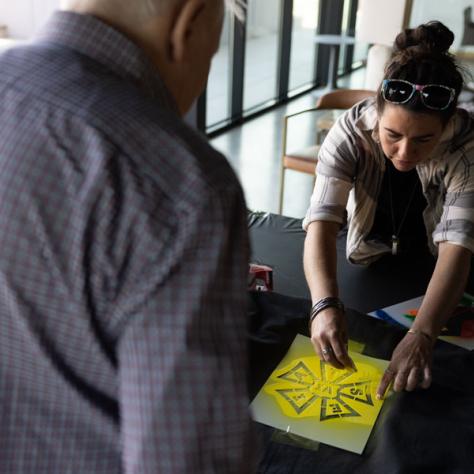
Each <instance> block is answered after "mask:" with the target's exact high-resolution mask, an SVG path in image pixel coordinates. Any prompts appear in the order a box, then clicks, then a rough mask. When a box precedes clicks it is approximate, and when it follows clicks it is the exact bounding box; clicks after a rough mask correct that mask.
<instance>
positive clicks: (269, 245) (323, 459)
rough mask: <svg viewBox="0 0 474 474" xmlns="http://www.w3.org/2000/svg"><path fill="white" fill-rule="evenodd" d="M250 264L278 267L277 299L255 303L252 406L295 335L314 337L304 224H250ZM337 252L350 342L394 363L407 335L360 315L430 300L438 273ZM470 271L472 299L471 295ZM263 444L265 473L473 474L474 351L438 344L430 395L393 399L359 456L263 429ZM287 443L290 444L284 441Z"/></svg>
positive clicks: (259, 217)
mask: <svg viewBox="0 0 474 474" xmlns="http://www.w3.org/2000/svg"><path fill="white" fill-rule="evenodd" d="M249 228H250V233H251V240H252V249H253V250H252V254H253V261H254V262H255V261H258V262H260V263H266V264H269V265H271V266H272V267H273V268H274V286H275V292H274V293H251V294H250V295H249V324H250V371H249V389H250V396H251V398H253V397H254V396H255V395H256V394H257V392H258V390H259V389H260V388H261V386H262V385H263V384H264V383H265V381H266V379H267V378H268V376H269V375H270V373H271V372H272V371H273V369H274V368H275V367H276V365H277V364H278V363H279V362H280V360H281V359H282V357H283V356H284V355H285V353H286V351H287V350H288V348H289V346H290V344H291V342H292V341H293V338H294V337H295V335H296V334H297V333H301V334H305V335H308V328H307V323H308V313H309V309H310V307H311V302H310V301H309V300H308V299H307V297H308V292H307V288H306V284H305V282H304V275H303V270H302V249H303V241H304V236H305V233H304V231H302V230H301V221H300V220H299V219H290V218H286V217H283V216H277V215H273V214H255V213H252V214H250V215H249ZM343 241H344V237H343V236H341V241H340V242H339V244H340V245H338V253H339V264H338V272H339V280H340V288H341V296H342V298H343V299H344V302H345V303H346V306H347V307H348V308H353V309H348V310H347V320H348V327H349V335H350V338H351V339H352V340H355V341H357V342H360V343H362V344H364V351H363V353H364V354H366V355H369V356H373V357H379V358H382V359H386V360H388V359H390V356H391V353H392V351H393V349H394V347H395V346H396V344H397V343H398V342H399V341H400V339H401V338H402V337H403V335H404V333H405V330H404V329H403V328H401V327H399V326H392V325H390V324H388V323H386V322H384V321H380V320H377V319H374V318H372V317H370V316H367V315H365V314H363V313H365V312H368V311H371V310H373V309H376V308H380V307H383V306H388V305H391V304H395V303H398V302H400V301H403V300H406V299H408V298H413V297H415V296H419V295H421V294H423V293H424V292H425V290H426V284H427V282H428V281H429V277H430V276H431V272H432V269H433V266H434V263H435V262H434V259H433V258H432V257H430V256H429V255H420V258H416V259H415V260H416V261H414V259H413V258H412V259H411V261H400V260H394V259H392V258H388V259H383V261H381V262H377V263H376V264H374V265H372V266H371V267H367V268H359V267H355V266H352V265H349V264H347V263H346V262H345V259H344V258H343V256H344V248H343V243H344V242H343ZM472 287H473V277H472V272H471V276H470V279H469V284H468V288H467V289H468V291H471V292H472ZM255 425H256V427H257V431H258V432H259V433H260V434H261V439H262V442H263V446H262V457H261V460H260V463H259V468H258V472H259V473H275V474H276V473H278V474H280V473H281V474H283V473H319V474H325V473H328V474H329V473H331V474H343V473H351V474H354V473H384V474H385V473H387V474H391V473H400V474H401V473H403V474H405V473H423V472H427V473H430V474H438V473H474V352H470V351H467V350H465V349H462V348H459V347H457V346H453V345H451V344H448V343H444V342H443V341H438V342H437V344H436V347H435V353H434V363H433V383H432V386H431V387H430V388H429V389H428V390H416V391H414V392H403V393H398V394H397V393H393V394H391V395H390V396H389V397H388V398H387V400H386V401H385V404H384V406H383V408H382V411H381V413H380V416H379V418H378V420H377V423H376V425H375V427H374V430H373V432H372V434H371V436H370V438H369V441H368V443H367V446H366V448H365V450H364V452H363V454H362V455H358V454H354V453H350V452H348V451H344V450H341V449H338V448H334V447H331V446H328V445H325V444H322V443H321V444H319V446H318V445H317V444H316V445H313V446H312V447H311V449H308V448H305V447H302V446H303V444H304V443H303V442H300V441H301V440H296V441H295V439H294V438H293V437H291V438H290V437H288V439H287V440H285V435H284V434H282V433H281V432H278V431H277V430H274V429H273V428H271V427H267V426H264V425H261V424H258V423H256V424H255ZM287 441H288V442H287Z"/></svg>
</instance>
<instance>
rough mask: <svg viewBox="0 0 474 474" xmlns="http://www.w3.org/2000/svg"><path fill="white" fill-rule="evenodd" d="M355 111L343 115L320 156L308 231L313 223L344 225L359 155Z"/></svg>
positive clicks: (308, 215)
mask: <svg viewBox="0 0 474 474" xmlns="http://www.w3.org/2000/svg"><path fill="white" fill-rule="evenodd" d="M353 115H354V111H353V110H349V111H347V112H346V113H345V114H344V115H343V116H341V117H340V118H339V119H338V121H337V122H336V123H335V124H334V126H333V127H332V128H331V130H330V131H329V133H328V135H327V137H326V139H325V140H324V142H323V144H322V146H321V150H320V152H319V155H318V164H317V167H316V182H315V185H314V190H313V194H312V196H311V202H310V206H309V208H308V211H307V213H306V216H305V218H304V220H303V228H304V229H305V230H307V228H308V226H309V224H310V223H311V222H314V221H330V222H338V223H341V224H342V223H343V222H344V219H345V209H346V204H347V201H348V197H349V192H350V190H351V188H352V183H353V180H354V176H355V174H356V163H357V159H358V156H359V150H358V147H357V145H356V143H357V141H356V140H357V132H356V131H355V128H354V123H355V118H354V116H353Z"/></svg>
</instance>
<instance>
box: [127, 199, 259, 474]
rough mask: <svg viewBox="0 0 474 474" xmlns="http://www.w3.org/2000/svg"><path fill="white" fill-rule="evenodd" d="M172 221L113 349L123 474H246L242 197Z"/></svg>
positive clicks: (202, 206) (207, 204)
mask: <svg viewBox="0 0 474 474" xmlns="http://www.w3.org/2000/svg"><path fill="white" fill-rule="evenodd" d="M177 222H178V223H177V227H176V229H175V230H174V231H173V232H172V233H170V234H169V235H170V237H169V239H168V242H167V243H166V245H165V247H166V249H167V250H166V252H164V254H163V258H162V257H160V260H159V261H156V259H153V258H152V256H151V255H150V260H149V262H148V263H147V264H146V265H145V266H144V268H143V272H142V276H141V278H140V282H139V284H138V285H136V288H137V290H136V291H137V292H138V293H139V294H137V293H135V294H134V295H131V298H132V301H133V302H134V307H133V308H129V313H130V314H129V317H128V324H127V326H126V327H125V329H124V331H123V333H122V336H121V338H120V342H119V347H118V356H119V357H118V359H119V360H118V364H119V393H120V412H121V429H122V443H123V456H124V459H123V465H124V472H126V473H127V474H132V473H133V474H138V473H140V474H143V473H155V472H169V473H183V474H184V473H186V474H188V473H190V472H206V473H219V474H221V473H246V472H251V471H252V456H251V447H250V445H251V440H250V435H251V432H250V421H249V415H248V398H247V397H248V395H247V386H246V380H247V376H246V373H247V342H246V326H247V324H246V313H245V297H246V274H247V265H248V242H247V239H248V237H247V228H246V217H245V207H244V205H243V199H242V197H241V195H240V193H237V191H231V192H228V193H222V192H221V193H213V195H212V196H208V197H207V198H206V199H203V200H202V201H201V202H200V203H199V204H197V205H196V209H195V212H194V213H189V212H186V213H184V214H183V215H180V216H179V219H177ZM155 230H156V233H157V235H160V229H155ZM171 234H172V235H171ZM160 245H161V244H160ZM161 246H162V245H161ZM162 247H163V246H162ZM154 268H155V270H154ZM163 268H166V271H163ZM159 269H160V270H159Z"/></svg>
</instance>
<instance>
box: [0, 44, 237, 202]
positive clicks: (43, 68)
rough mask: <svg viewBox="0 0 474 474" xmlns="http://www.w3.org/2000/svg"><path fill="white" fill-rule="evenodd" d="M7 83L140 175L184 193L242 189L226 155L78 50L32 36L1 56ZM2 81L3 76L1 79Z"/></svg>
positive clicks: (185, 195) (165, 189) (181, 196)
mask: <svg viewBox="0 0 474 474" xmlns="http://www.w3.org/2000/svg"><path fill="white" fill-rule="evenodd" d="M2 64H3V65H4V66H5V68H4V71H5V74H3V77H1V78H0V90H1V89H2V87H10V88H14V89H15V94H17V95H18V94H19V95H24V97H25V98H27V99H28V103H29V104H30V105H31V107H33V106H34V105H35V104H36V105H37V106H39V107H40V108H42V109H43V110H48V111H49V112H51V113H54V114H56V115H59V116H60V117H61V120H63V121H71V123H74V124H75V125H76V126H79V127H80V128H84V129H88V130H93V131H94V136H95V137H96V139H97V140H98V141H100V142H102V143H103V144H106V146H107V147H108V148H113V149H114V150H116V152H117V154H119V155H120V157H121V158H120V159H121V160H126V161H127V163H128V165H129V168H130V169H132V170H133V172H134V173H135V174H137V175H143V176H146V179H147V180H151V181H153V182H154V185H155V186H158V187H159V188H160V189H161V191H163V192H164V193H166V194H170V195H173V196H176V199H179V200H181V201H182V202H183V203H184V202H186V200H187V199H191V200H194V201H195V202H196V200H200V201H202V200H203V196H204V195H206V194H215V193H218V194H222V193H224V194H226V193H229V192H232V190H234V191H235V190H238V191H240V187H239V185H238V182H237V180H236V178H235V175H234V173H233V171H232V169H231V168H230V166H229V164H228V163H227V161H226V160H225V158H224V157H223V156H222V155H221V154H220V153H219V152H217V151H216V150H215V149H213V148H212V147H211V146H210V144H209V143H208V141H207V139H206V138H205V136H204V135H203V134H202V133H200V132H199V131H197V130H194V129H192V128H191V127H190V126H189V125H187V124H186V123H185V122H184V121H183V120H182V118H181V117H180V116H179V115H178V113H177V112H176V111H175V110H173V109H171V108H170V107H169V105H168V104H165V103H163V101H161V100H160V98H152V97H150V96H148V95H147V94H146V93H144V92H143V91H142V90H141V89H140V88H139V87H138V86H137V85H136V84H134V83H133V82H132V81H130V80H127V79H125V78H123V77H121V76H119V75H117V74H114V73H113V72H112V71H110V70H108V69H107V68H105V67H104V66H102V65H101V64H100V63H97V62H96V61H94V60H92V59H90V58H88V57H85V56H83V55H80V54H78V53H76V52H75V51H73V50H68V49H67V48H61V47H57V46H55V45H38V44H32V45H29V46H25V47H22V48H18V49H16V50H15V51H11V52H9V54H7V55H6V56H5V57H4V58H2V59H0V65H2ZM2 82H3V84H2Z"/></svg>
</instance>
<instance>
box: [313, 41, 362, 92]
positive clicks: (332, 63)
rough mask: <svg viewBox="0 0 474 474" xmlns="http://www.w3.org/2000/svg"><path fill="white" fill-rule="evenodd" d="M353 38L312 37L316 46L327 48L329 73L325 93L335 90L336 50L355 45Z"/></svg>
mask: <svg viewBox="0 0 474 474" xmlns="http://www.w3.org/2000/svg"><path fill="white" fill-rule="evenodd" d="M355 41H356V40H355V38H354V37H353V36H341V35H316V36H314V42H315V43H318V44H326V45H328V46H329V48H330V49H329V73H328V83H327V87H326V89H325V91H324V92H325V93H327V92H330V91H333V90H335V89H337V67H338V61H337V51H338V50H337V48H338V46H342V45H351V44H354V43H355Z"/></svg>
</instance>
